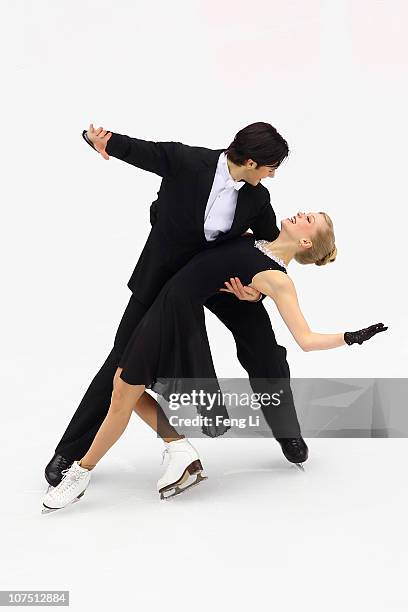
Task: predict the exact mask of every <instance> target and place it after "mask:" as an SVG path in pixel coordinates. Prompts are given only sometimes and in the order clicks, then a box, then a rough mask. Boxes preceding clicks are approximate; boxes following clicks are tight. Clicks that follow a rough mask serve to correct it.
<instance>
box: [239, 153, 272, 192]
mask: <svg viewBox="0 0 408 612" xmlns="http://www.w3.org/2000/svg"><path fill="white" fill-rule="evenodd" d="M276 170H277V168H276V166H272V165H271V166H257V165H256V162H254V161H253V160H252V159H247V161H246V162H245V179H244V180H245V181H247V183H249V184H250V185H254V186H256V185H258V183H259V182H260V181H261V180H262V179H264V178H267V177H271V178H273V177H274V176H275V172H276Z"/></svg>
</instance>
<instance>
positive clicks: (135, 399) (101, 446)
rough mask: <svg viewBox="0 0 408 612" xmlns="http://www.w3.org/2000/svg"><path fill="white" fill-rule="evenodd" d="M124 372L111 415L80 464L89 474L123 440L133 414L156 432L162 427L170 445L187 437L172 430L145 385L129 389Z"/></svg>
mask: <svg viewBox="0 0 408 612" xmlns="http://www.w3.org/2000/svg"><path fill="white" fill-rule="evenodd" d="M121 372H122V368H117V370H116V373H115V376H114V379H113V393H112V397H111V403H110V406H109V410H108V414H107V415H106V417H105V419H104V421H103V423H102V425H101V426H100V428H99V430H98V432H97V434H96V436H95V438H94V441H93V442H92V444H91V447H90V448H89V450H88V452H87V453H86V454H85V455H84V456H83V457H82V459H81V460H80V462H79V464H80V465H81V467H84V468H87V469H88V470H91V469H93V468H94V467H95V466H96V464H97V463H98V461H100V460H101V459H102V457H103V456H104V455H105V454H106V453H107V452H108V450H109V449H110V448H111V446H113V445H114V444H115V442H117V440H119V438H120V436H121V435H122V434H123V432H124V431H125V429H126V427H127V425H128V423H129V420H130V416H131V414H132V411H133V410H134V411H135V412H137V414H139V416H141V417H142V418H143V420H144V421H145V422H146V423H147V424H148V425H150V427H152V429H154V430H155V431H157V427H158V425H159V427H160V431H165V432H166V434H167V433H168V437H167V436H166V437H165V438H163V439H164V440H165V441H166V442H171V441H172V440H178V439H179V438H181V437H183V436H179V435H178V433H177V431H176V430H175V429H174V428H173V427H171V425H170V423H169V422H168V420H167V418H166V415H165V414H164V412H163V410H162V409H161V407H160V406H159V405H158V404H157V402H156V401H155V400H154V398H152V397H151V396H150V395H149V394H148V393H146V392H145V391H144V388H145V387H144V385H129V384H128V383H126V382H125V381H124V380H122V379H121V378H120V373H121ZM142 396H143V397H142ZM148 398H150V400H149V399H148Z"/></svg>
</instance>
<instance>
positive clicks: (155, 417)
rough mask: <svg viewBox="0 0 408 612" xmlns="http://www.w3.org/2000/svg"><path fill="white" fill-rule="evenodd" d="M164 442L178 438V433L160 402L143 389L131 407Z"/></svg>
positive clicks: (179, 437) (181, 436)
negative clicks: (134, 404) (133, 406)
mask: <svg viewBox="0 0 408 612" xmlns="http://www.w3.org/2000/svg"><path fill="white" fill-rule="evenodd" d="M133 410H134V411H135V412H136V414H137V415H139V416H140V418H141V419H143V421H144V422H145V423H147V425H149V426H150V427H151V428H152V429H154V431H155V432H156V433H158V435H159V436H160V437H161V438H162V439H163V440H164V441H165V442H173V441H174V440H180V439H181V438H184V437H185V436H183V435H180V434H178V433H177V431H176V430H175V429H174V427H172V426H171V425H170V423H169V421H168V419H167V416H166V415H165V413H164V411H163V409H162V407H161V406H160V404H159V403H158V402H157V401H156V400H155V399H154V397H152V396H151V395H150V394H149V393H147V391H143V393H142V395H141V397H140V399H138V401H137V403H136V406H135V408H134V409H133Z"/></svg>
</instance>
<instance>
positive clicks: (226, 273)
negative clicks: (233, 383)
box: [119, 234, 286, 437]
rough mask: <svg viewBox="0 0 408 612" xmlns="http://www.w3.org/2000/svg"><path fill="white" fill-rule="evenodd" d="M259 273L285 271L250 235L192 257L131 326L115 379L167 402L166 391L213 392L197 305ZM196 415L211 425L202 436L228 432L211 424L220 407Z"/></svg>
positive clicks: (212, 373) (221, 410) (213, 381)
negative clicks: (234, 279) (229, 284)
mask: <svg viewBox="0 0 408 612" xmlns="http://www.w3.org/2000/svg"><path fill="white" fill-rule="evenodd" d="M261 249H264V250H261ZM264 270H280V271H282V272H285V273H286V269H285V268H284V267H283V266H282V265H280V264H279V263H277V261H275V260H274V259H272V257H271V256H270V255H269V254H266V252H265V248H264V247H263V242H262V241H259V240H255V237H254V236H253V234H247V235H244V236H239V237H236V238H231V239H229V240H227V241H226V242H224V244H222V245H220V246H216V247H214V248H212V249H208V250H205V251H201V252H200V253H198V254H197V255H195V256H194V257H193V258H192V259H191V260H190V261H189V262H188V263H187V264H186V265H185V266H184V267H183V268H181V269H180V270H179V271H178V272H177V273H176V274H175V275H174V276H172V277H171V278H170V279H169V280H168V281H167V282H166V284H165V285H164V286H163V288H162V289H161V291H160V293H159V294H158V296H157V297H156V299H155V301H154V302H153V304H152V305H151V306H150V308H149V310H148V311H147V312H146V314H145V315H144V317H143V318H142V319H141V321H140V322H139V324H138V325H137V327H136V328H135V330H134V332H133V334H132V336H131V337H130V339H129V342H128V344H127V346H126V348H125V351H124V352H123V354H122V357H121V360H120V362H119V367H120V368H123V371H122V372H121V374H120V377H121V378H122V379H123V380H124V381H125V382H127V383H129V384H131V385H144V386H145V387H146V388H150V389H152V391H154V392H156V393H158V394H159V395H161V396H162V397H163V398H164V399H165V400H167V401H169V397H170V395H171V394H172V393H177V394H178V393H190V392H191V390H192V389H197V387H200V388H204V389H205V392H206V393H209V392H212V393H214V392H216V391H219V386H218V383H217V376H216V373H215V370H214V364H213V360H212V356H211V350H210V346H209V342H208V337H207V331H206V327H205V315H204V308H203V304H204V302H205V301H206V300H207V299H208V298H209V297H210V296H211V295H213V294H214V293H218V292H219V289H220V288H221V287H224V286H225V285H224V282H225V281H226V280H229V279H230V277H232V276H237V277H239V279H240V280H241V282H242V284H243V285H249V284H250V283H251V281H252V279H253V277H254V276H255V274H257V273H258V272H262V271H264ZM135 295H136V297H137V292H136V293H135ZM236 299H238V298H236ZM198 411H199V412H200V413H201V414H202V415H204V414H205V416H207V417H210V418H213V419H214V420H213V424H212V425H211V426H209V427H202V431H203V433H205V434H206V435H208V436H211V437H215V436H219V435H222V434H223V433H225V432H226V431H227V430H228V429H229V426H227V425H223V424H218V425H217V424H216V416H217V415H222V416H223V417H225V418H228V413H227V411H226V409H225V406H222V407H218V408H216V407H214V408H213V409H212V410H211V411H209V410H208V406H204V405H201V406H200V407H198Z"/></svg>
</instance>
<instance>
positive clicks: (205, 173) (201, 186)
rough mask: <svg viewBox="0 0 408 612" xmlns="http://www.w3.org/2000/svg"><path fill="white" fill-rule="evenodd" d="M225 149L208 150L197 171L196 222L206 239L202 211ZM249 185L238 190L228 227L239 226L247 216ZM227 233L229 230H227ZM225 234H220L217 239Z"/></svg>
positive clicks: (249, 204)
mask: <svg viewBox="0 0 408 612" xmlns="http://www.w3.org/2000/svg"><path fill="white" fill-rule="evenodd" d="M222 151H225V149H217V150H209V152H208V155H207V156H206V157H205V158H203V159H202V166H201V168H200V169H199V171H198V173H197V191H196V224H197V229H198V231H199V233H200V235H201V236H202V237H203V238H204V240H206V238H205V234H204V213H205V208H206V206H207V202H208V196H209V195H210V191H211V187H212V184H213V182H214V177H215V171H216V169H217V163H218V159H219V156H220V154H221V152H222ZM250 196H251V186H250V185H248V184H247V183H246V184H245V185H244V186H243V187H241V189H239V190H238V198H237V206H236V209H235V216H234V220H233V223H232V226H231V229H230V232H233V230H234V229H236V228H237V227H239V225H240V224H242V223H243V222H244V221H245V219H246V218H248V216H249V212H250V207H251V197H250ZM228 233H229V232H228ZM223 236H225V234H221V236H219V239H220V238H222V237H223Z"/></svg>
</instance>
